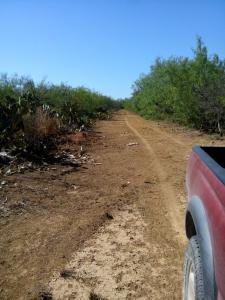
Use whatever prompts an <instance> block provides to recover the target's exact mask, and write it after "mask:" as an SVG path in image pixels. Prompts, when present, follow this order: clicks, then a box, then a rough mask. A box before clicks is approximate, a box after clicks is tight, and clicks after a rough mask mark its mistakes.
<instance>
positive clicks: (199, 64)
mask: <svg viewBox="0 0 225 300" xmlns="http://www.w3.org/2000/svg"><path fill="white" fill-rule="evenodd" d="M124 106H125V108H127V109H129V110H132V111H135V112H137V113H139V114H140V115H141V116H143V117H146V118H154V119H161V120H171V121H175V122H177V123H180V124H182V125H186V126H189V127H192V128H196V129H199V130H202V131H205V132H209V133H213V132H219V133H220V134H221V135H222V134H223V130H224V129H225V60H221V59H220V58H219V57H218V55H216V54H215V55H213V56H209V55H208V51H207V48H206V46H205V45H204V43H203V42H202V40H201V38H197V46H196V49H195V50H193V57H192V58H185V57H171V58H169V59H160V58H157V59H156V61H155V64H154V65H153V66H151V68H150V72H149V73H148V74H145V75H141V76H140V78H139V79H138V80H137V81H136V82H135V83H134V85H133V94H132V97H131V99H127V100H125V101H124Z"/></svg>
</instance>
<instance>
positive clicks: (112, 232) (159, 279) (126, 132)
mask: <svg viewBox="0 0 225 300" xmlns="http://www.w3.org/2000/svg"><path fill="white" fill-rule="evenodd" d="M214 142H215V141H214V140H213V138H209V137H207V136H205V135H202V134H200V133H198V132H195V131H190V130H187V129H184V128H181V127H179V126H175V125H171V124H166V123H162V122H154V121H146V120H144V119H143V118H141V117H139V116H137V115H135V114H132V113H129V112H126V111H121V112H119V113H116V114H115V115H114V116H113V118H112V120H108V121H99V122H98V123H97V124H96V127H95V138H94V140H93V141H92V142H91V143H90V144H89V146H88V149H87V151H88V152H89V153H90V154H91V155H92V157H93V160H94V161H95V162H97V163H94V164H88V165H87V166H86V167H85V168H83V169H82V170H81V171H78V172H75V173H69V174H67V173H65V172H64V173H65V174H64V175H63V177H62V176H61V175H60V176H59V178H58V180H59V183H58V182H57V188H56V182H55V181H51V176H50V177H47V176H49V171H48V172H47V171H46V172H47V173H43V172H42V174H41V178H40V177H38V176H39V175H38V174H36V173H35V174H33V175H32V176H30V177H29V176H27V175H26V174H23V175H21V176H20V177H19V178H17V177H16V178H14V181H13V183H14V182H15V180H16V179H18V182H20V184H21V185H22V183H23V180H24V182H25V183H26V185H27V184H28V183H29V182H28V181H29V180H30V181H31V180H33V181H32V182H31V183H32V184H33V189H34V186H36V185H37V180H38V182H39V181H41V180H44V179H45V181H44V182H42V189H43V190H44V189H45V186H44V184H46V185H48V190H50V189H52V190H54V197H50V198H49V196H48V195H47V196H45V197H44V199H42V200H40V199H38V201H39V202H38V205H36V206H34V207H32V210H28V211H26V212H24V213H21V214H19V215H12V216H10V217H9V218H8V219H7V221H6V220H5V219H4V220H3V221H1V222H0V225H1V227H0V233H1V237H0V246H1V252H0V272H1V290H0V298H1V299H80V300H88V299H99V300H100V299H108V300H117V299H118V300H123V299H124V300H125V299H143V300H144V299H146V300H147V299H181V287H182V260H183V251H184V248H185V244H186V239H185V234H184V212H185V202H186V200H185V197H186V195H185V182H184V181H185V169H186V163H187V159H188V155H189V153H190V150H191V147H192V145H193V144H196V143H198V144H211V143H214ZM54 173H57V170H54ZM60 174H61V173H60ZM45 177H47V178H49V179H48V180H47V179H46V178H45ZM37 178H38V179H37ZM35 180H36V181H35ZM62 182H63V183H64V185H62V187H60V183H62ZM31 183H29V184H31ZM35 184H36V185H35ZM74 186H76V188H75V189H74ZM12 192H15V190H13V186H12ZM8 193H10V190H9V191H8ZM52 193H53V191H52ZM30 197H31V198H32V195H31V196H30ZM33 201H34V200H33ZM35 201H36V200H35ZM43 201H44V205H42V203H43Z"/></svg>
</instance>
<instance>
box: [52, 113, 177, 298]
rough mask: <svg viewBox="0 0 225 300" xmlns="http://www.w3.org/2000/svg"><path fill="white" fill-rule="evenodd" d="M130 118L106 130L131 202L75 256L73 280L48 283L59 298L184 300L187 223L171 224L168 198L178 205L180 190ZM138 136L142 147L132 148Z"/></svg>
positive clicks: (71, 263)
mask: <svg viewBox="0 0 225 300" xmlns="http://www.w3.org/2000/svg"><path fill="white" fill-rule="evenodd" d="M126 117H127V114H126V113H124V112H123V113H120V114H117V115H115V116H114V120H112V121H108V123H107V124H106V125H105V126H106V127H101V130H103V134H104V135H106V136H108V134H109V135H110V136H111V139H112V141H113V148H114V147H116V148H114V149H117V150H115V151H118V154H119V153H120V154H119V156H117V159H118V161H115V160H111V163H112V164H111V168H113V169H115V170H116V171H117V172H118V174H117V176H118V179H119V178H120V177H121V175H122V176H123V177H124V176H126V177H125V178H128V179H129V182H130V183H129V184H128V186H129V185H131V186H133V187H134V193H133V195H130V196H129V197H131V199H132V201H131V203H130V204H129V205H125V206H123V205H122V206H121V207H120V208H119V210H118V209H115V210H114V211H113V212H112V215H113V216H114V218H113V219H112V220H111V221H110V222H107V223H106V224H105V225H104V226H102V227H101V228H100V229H99V230H98V231H97V232H96V233H95V234H94V235H93V236H92V237H91V238H90V239H89V240H87V241H86V242H85V243H84V245H83V247H82V248H81V249H80V250H79V251H77V252H76V253H74V255H73V257H72V259H71V260H70V261H69V263H68V264H67V265H66V266H65V269H66V270H68V272H69V274H70V275H69V278H63V277H62V276H61V275H60V274H59V273H55V274H54V276H53V278H52V280H51V281H50V283H49V288H50V290H51V292H52V294H53V298H54V299H57V300H60V299H80V300H88V299H91V298H90V297H91V295H95V296H96V297H99V298H96V299H108V300H126V299H143V300H148V299H158V300H160V299H180V294H181V278H182V276H181V265H182V263H181V260H182V258H181V257H182V254H181V253H182V248H183V247H182V246H180V244H183V242H182V239H181V236H182V229H181V228H182V226H183V225H180V223H181V222H182V221H180V220H179V221H178V220H176V222H175V223H174V224H173V225H171V224H170V220H171V219H175V218H174V211H173V214H172V218H171V213H172V212H171V208H170V207H169V206H168V205H166V203H167V202H166V200H164V199H163V198H164V197H165V196H167V198H168V189H170V197H169V200H171V199H172V201H174V198H173V196H174V197H175V192H174V190H173V188H172V186H171V185H168V183H167V174H166V172H165V171H162V166H161V164H160V162H159V159H158V157H157V156H156V154H155V152H154V151H153V149H152V148H151V147H150V145H149V143H148V142H147V140H146V139H144V138H143V137H142V136H141V134H140V133H139V132H137V130H135V129H134V131H133V130H131V128H130V127H131V125H130V124H129V122H128V121H127V120H126ZM138 118H139V117H138V116H135V122H136V121H137V120H138ZM143 122H145V121H144V120H143ZM129 129H130V130H129ZM128 131H129V132H128ZM155 135H157V133H155ZM139 136H140V137H141V143H139V144H138V145H137V146H134V147H129V146H127V144H128V142H132V141H135V140H136V139H137V138H138V139H139ZM107 147H108V146H107ZM114 154H116V152H114ZM146 161H147V162H148V167H146ZM155 162H157V164H156V163H155ZM105 163H106V162H105ZM105 163H103V167H102V168H103V169H102V170H103V172H106V170H107V169H106V167H105ZM128 174H129V175H128ZM114 176H115V175H114ZM127 176H128V177H127ZM158 178H159V179H158ZM145 180H147V184H146V183H144V181H145ZM127 188H128V187H127ZM162 191H163V192H162ZM109 197H110V196H109ZM167 200H168V199H167ZM121 204H122V203H121ZM174 205H175V204H174ZM177 216H178V217H179V212H178V211H177V215H176V216H175V217H176V218H177ZM180 218H181V217H180Z"/></svg>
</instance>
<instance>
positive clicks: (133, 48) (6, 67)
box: [0, 0, 225, 98]
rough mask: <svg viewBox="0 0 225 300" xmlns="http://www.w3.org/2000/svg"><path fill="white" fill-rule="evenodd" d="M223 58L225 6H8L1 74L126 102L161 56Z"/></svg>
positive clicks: (107, 0)
mask: <svg viewBox="0 0 225 300" xmlns="http://www.w3.org/2000/svg"><path fill="white" fill-rule="evenodd" d="M196 35H200V36H201V37H202V38H203V40H204V42H205V43H206V45H207V47H208V50H209V53H211V54H212V53H218V54H219V56H220V57H221V58H225V0H73V1H72V0H60V1H59V0H54V1H53V0H36V1H32V0H27V1H26V0H23V1H22V0H20V1H19V0H2V1H1V2H0V72H7V73H8V74H10V75H11V74H13V73H18V74H19V75H29V76H30V77H32V78H33V79H34V80H35V81H40V80H42V79H43V78H44V77H47V80H48V81H50V82H53V83H60V82H65V83H68V84H70V85H72V86H80V85H84V86H87V87H89V88H92V89H95V90H97V91H99V92H102V93H104V94H106V95H110V96H113V97H115V98H119V97H127V96H129V95H130V93H131V85H132V83H133V82H134V81H135V80H136V79H137V78H138V76H139V74H140V73H143V72H144V73H145V72H147V71H148V70H149V66H150V65H151V64H152V63H153V62H154V60H155V58H156V57H158V56H160V57H164V58H166V57H169V56H171V55H179V56H180V55H181V56H191V55H192V52H191V48H193V47H194V46H195V39H196Z"/></svg>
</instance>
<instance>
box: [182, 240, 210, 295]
mask: <svg viewBox="0 0 225 300" xmlns="http://www.w3.org/2000/svg"><path fill="white" fill-rule="evenodd" d="M191 265H192V267H193V270H194V279H195V288H194V289H195V299H196V300H205V299H207V297H205V296H206V295H205V289H204V281H203V266H202V258H201V250H200V245H199V242H198V237H197V236H193V237H191V239H190V240H189V244H188V247H187V250H186V253H185V258H184V271H183V272H184V273H183V274H184V279H183V300H188V282H189V271H190V267H191Z"/></svg>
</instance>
